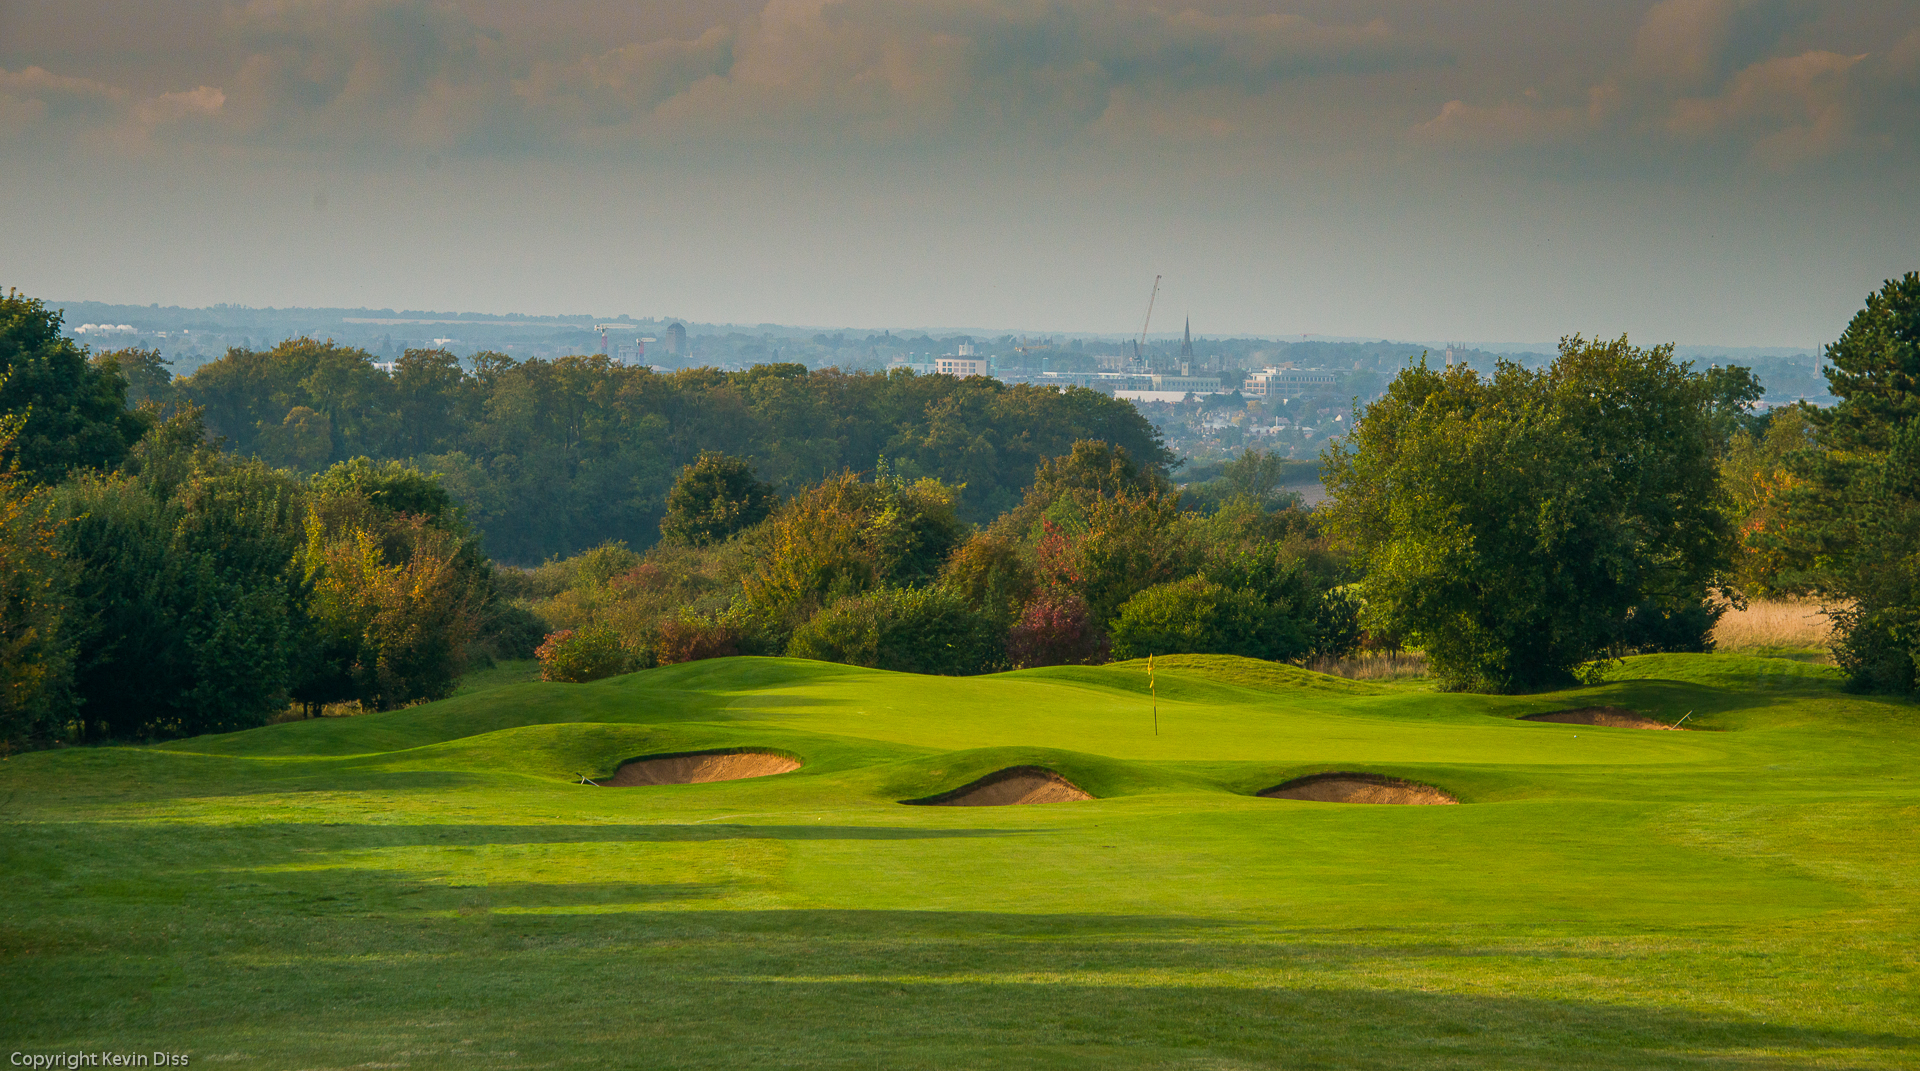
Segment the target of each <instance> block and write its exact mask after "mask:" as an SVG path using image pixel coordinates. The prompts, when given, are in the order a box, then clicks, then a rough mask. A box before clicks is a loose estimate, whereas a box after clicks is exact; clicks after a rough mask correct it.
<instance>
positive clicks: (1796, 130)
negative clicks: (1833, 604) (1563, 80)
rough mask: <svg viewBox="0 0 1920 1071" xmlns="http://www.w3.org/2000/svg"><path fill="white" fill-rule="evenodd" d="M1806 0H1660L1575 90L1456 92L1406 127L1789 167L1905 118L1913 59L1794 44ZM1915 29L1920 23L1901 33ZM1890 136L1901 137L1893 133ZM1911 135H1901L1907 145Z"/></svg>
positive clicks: (1496, 143) (1919, 63)
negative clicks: (1569, 93)
mask: <svg viewBox="0 0 1920 1071" xmlns="http://www.w3.org/2000/svg"><path fill="white" fill-rule="evenodd" d="M1810 10H1811V8H1810V6H1809V5H1807V4H1804V3H1795V2H1770V0H1662V2H1660V3H1656V4H1654V5H1653V6H1652V8H1651V9H1650V10H1649V11H1648V12H1647V14H1646V16H1645V18H1644V19H1643V20H1642V21H1641V23H1640V26H1639V31H1638V33H1637V34H1636V36H1635V41H1634V48H1633V52H1632V54H1631V55H1630V56H1628V57H1625V59H1624V61H1623V62H1620V63H1618V64H1616V66H1615V71H1614V73H1613V74H1611V75H1609V76H1608V77H1607V78H1605V79H1604V80H1603V81H1601V82H1600V83H1598V84H1596V85H1594V86H1592V87H1591V88H1589V89H1588V90H1587V91H1586V93H1585V94H1584V97H1583V98H1581V99H1577V100H1565V99H1562V100H1551V99H1546V98H1543V97H1542V96H1541V95H1540V94H1538V93H1534V92H1529V93H1528V94H1527V95H1524V96H1522V97H1521V98H1520V99H1517V100H1516V99H1511V98H1509V99H1506V100H1496V101H1494V102H1491V103H1485V104H1476V103H1471V102H1467V101H1461V100H1455V101H1450V102H1448V103H1446V104H1445V105H1443V106H1442V107H1441V108H1440V111H1439V114H1438V115H1436V116H1435V117H1434V118H1433V119H1431V120H1428V121H1427V122H1425V123H1423V124H1420V125H1419V126H1417V127H1416V128H1414V130H1413V131H1412V136H1413V137H1414V139H1415V140H1417V141H1423V142H1427V143H1430V144H1435V145H1441V146H1451V147H1460V148H1471V149H1474V150H1486V149H1490V148H1505V149H1514V148H1532V149H1543V148H1551V149H1552V150H1554V151H1555V152H1556V153H1560V152H1566V151H1579V150H1581V149H1584V150H1586V151H1587V152H1588V153H1589V154H1590V155H1591V156H1592V157H1594V158H1595V159H1598V158H1600V157H1604V156H1608V155H1613V154H1619V153H1620V152H1621V151H1622V150H1630V151H1631V153H1632V154H1633V155H1635V156H1644V155H1646V154H1648V153H1651V154H1653V155H1655V156H1659V155H1663V154H1664V155H1674V154H1679V155H1680V156H1684V157H1691V158H1697V157H1698V156H1699V154H1701V153H1709V154H1714V155H1718V156H1719V157H1721V158H1722V159H1724V160H1726V161H1729V162H1748V163H1756V164H1759V165H1762V166H1765V167H1769V168H1774V169H1786V168H1793V167H1796V166H1799V165H1802V164H1806V163H1808V162H1812V161H1818V160H1822V159H1826V158H1831V157H1834V156H1837V155H1839V154H1842V153H1846V152H1849V151H1853V150H1858V149H1860V148H1862V140H1861V139H1862V136H1863V132H1870V131H1874V130H1879V129H1883V128H1886V127H1888V126H1889V125H1890V124H1891V125H1898V123H1899V119H1898V117H1899V116H1901V115H1902V113H1903V112H1905V111H1906V110H1907V109H1905V108H1904V107H1903V104H1902V102H1901V99H1900V97H1901V89H1900V86H1901V85H1902V84H1903V83H1902V82H1901V79H1902V78H1903V77H1904V74H1903V73H1902V72H1904V71H1906V70H1908V69H1909V66H1912V67H1916V68H1920V58H1917V59H1915V60H1913V61H1909V60H1907V59H1904V58H1903V57H1904V56H1905V55H1907V51H1903V50H1908V51H1911V52H1912V53H1914V54H1915V56H1916V57H1920V44H1915V45H1909V44H1906V43H1902V44H1899V45H1896V46H1895V47H1893V48H1892V49H1890V50H1889V51H1887V52H1884V53H1878V54H1875V53H1854V54H1847V53H1842V52H1837V51H1832V50H1827V49H1806V48H1789V47H1786V46H1785V45H1784V44H1783V41H1784V40H1785V38H1786V37H1787V35H1788V32H1789V31H1790V30H1793V29H1795V28H1797V27H1800V26H1802V25H1804V24H1805V23H1806V22H1807V21H1808V13H1809V11H1810ZM1915 40H1920V31H1916V33H1915V35H1914V36H1913V37H1909V38H1908V39H1907V41H1909V42H1912V41H1915ZM1881 140H1883V141H1888V145H1886V146H1885V147H1886V148H1895V146H1893V145H1892V144H1891V141H1890V139H1887V138H1884V137H1883V138H1882V139H1881ZM1911 148H1912V146H1910V145H1909V146H1906V147H1905V150H1906V151H1910V150H1911Z"/></svg>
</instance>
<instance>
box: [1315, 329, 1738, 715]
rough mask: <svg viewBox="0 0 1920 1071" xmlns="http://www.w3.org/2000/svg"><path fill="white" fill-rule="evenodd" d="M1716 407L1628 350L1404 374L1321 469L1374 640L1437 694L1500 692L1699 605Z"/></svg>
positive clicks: (1684, 374)
mask: <svg viewBox="0 0 1920 1071" xmlns="http://www.w3.org/2000/svg"><path fill="white" fill-rule="evenodd" d="M1713 402H1714V398H1713V396H1712V394H1711V392H1710V391H1709V389H1708V383H1707V381H1706V380H1705V379H1704V378H1703V377H1702V376H1700V375H1697V374H1694V373H1692V372H1690V371H1689V370H1688V369H1687V368H1686V367H1685V366H1683V365H1680V364H1677V363H1675V362H1674V360H1673V357H1672V348H1671V347H1670V346H1660V347H1655V348H1654V349H1651V350H1643V349H1640V348H1637V347H1634V346H1631V345H1629V344H1628V342H1627V340H1626V339H1625V337H1622V338H1620V339H1617V340H1613V341H1609V342H1602V341H1592V342H1589V341H1587V340H1585V339H1582V338H1580V337H1579V336H1574V337H1572V338H1568V339H1564V340H1562V342H1561V346H1560V356H1559V358H1558V359H1557V360H1556V361H1555V362H1554V363H1553V365H1552V366H1551V367H1550V368H1548V369H1546V370H1544V371H1539V372H1534V371H1529V370H1527V369H1524V368H1521V367H1519V366H1517V365H1513V364H1505V363H1503V364H1502V365H1501V366H1500V367H1499V370H1498V371H1497V372H1496V373H1495V374H1494V376H1492V377H1491V378H1483V377H1481V376H1479V375H1476V374H1475V373H1473V372H1472V371H1470V370H1468V369H1465V368H1457V369H1452V370H1448V371H1445V372H1442V371H1438V370H1434V369H1430V368H1428V367H1426V365H1425V363H1424V362H1422V363H1421V364H1419V365H1417V366H1414V367H1410V368H1408V369H1407V370H1405V371H1403V372H1402V373H1401V374H1400V375H1399V376H1398V377H1397V378H1395V380H1394V381H1393V383H1392V384H1391V385H1390V386H1389V387H1388V390H1387V393H1386V396H1385V397H1383V398H1382V399H1381V400H1380V401H1378V402H1376V403H1374V404H1373V405H1372V406H1369V407H1368V408H1367V410H1366V412H1365V413H1364V414H1363V415H1361V417H1360V419H1359V421H1358V423H1357V424H1356V426H1355V428H1354V432H1353V435H1352V436H1351V438H1349V439H1348V440H1346V441H1345V442H1344V443H1342V444H1340V445H1338V446H1335V447H1333V448H1331V449H1329V450H1328V451H1327V453H1326V454H1325V455H1323V457H1324V464H1325V472H1326V483H1327V487H1328V489H1329V491H1330V492H1331V493H1332V495H1333V497H1334V504H1333V506H1332V508H1331V510H1330V515H1331V524H1332V526H1333V530H1334V532H1335V533H1336V534H1337V535H1338V536H1339V537H1341V538H1342V539H1343V540H1344V541H1345V542H1346V544H1347V545H1349V546H1350V547H1351V548H1352V549H1353V550H1354V552H1355V556H1356V564H1357V565H1358V566H1359V568H1360V570H1361V571H1362V573H1363V575H1364V580H1362V581H1361V590H1362V591H1363V592H1364V595H1365V600H1366V615H1367V619H1368V620H1369V621H1370V622H1371V623H1372V627H1374V628H1376V629H1380V630H1382V631H1384V632H1387V633H1390V634H1394V635H1398V636H1404V637H1406V638H1407V639H1408V640H1409V641H1410V642H1413V643H1416V644H1418V645H1420V646H1422V647H1424V648H1425V649H1426V652H1427V657H1428V659H1429V661H1430V663H1431V665H1432V666H1433V668H1434V671H1435V673H1436V674H1437V675H1438V676H1440V677H1441V678H1442V680H1443V681H1444V682H1445V683H1446V684H1448V685H1449V686H1450V687H1454V688H1462V689H1474V690H1486V691H1516V690H1522V689H1528V688H1537V687H1545V686H1552V685H1558V684H1563V683H1567V682H1570V681H1572V680H1573V679H1574V675H1575V671H1576V670H1577V669H1578V668H1579V667H1580V666H1581V665H1583V664H1585V663H1588V662H1591V661H1592V660H1594V659H1598V658H1604V657H1607V656H1609V655H1613V654H1617V653H1621V652H1622V651H1623V650H1626V649H1628V648H1627V644H1628V642H1629V640H1630V639H1631V637H1632V636H1633V634H1634V633H1635V632H1636V631H1637V632H1639V633H1641V634H1648V633H1658V632H1659V631H1661V630H1659V629H1654V628H1650V627H1649V626H1650V622H1648V621H1647V620H1644V618H1645V617H1646V616H1647V615H1654V616H1656V617H1658V618H1661V619H1664V618H1666V617H1668V616H1671V615H1674V614H1680V613H1684V612H1688V611H1692V610H1696V609H1697V608H1698V607H1700V606H1701V604H1702V601H1703V599H1704V597H1705V596H1706V594H1707V591H1708V588H1709V587H1710V586H1711V585H1712V584H1713V583H1714V582H1715V581H1716V580H1717V579H1719V578H1720V577H1721V576H1722V575H1723V573H1724V572H1725V570H1726V568H1727V566H1728V565H1729V564H1730V563H1729V559H1728V549H1727V548H1728V543H1729V541H1728V536H1729V529H1730V525H1729V523H1728V520H1727V511H1726V509H1725V506H1724V499H1723V491H1722V489H1721V487H1720V485H1719V482H1718V480H1717V478H1716V472H1715V464H1714V462H1715V452H1716V442H1715V427H1714V424H1713V412H1714V410H1713ZM1636 617H1640V618H1643V620H1641V621H1640V623H1639V625H1638V626H1635V625H1634V619H1635V618H1636ZM1703 624H1704V625H1705V626H1706V627H1710V626H1711V624H1712V620H1711V618H1710V617H1707V618H1705V619H1704V620H1703ZM1702 642H1704V637H1703V636H1701V635H1696V636H1695V637H1694V638H1693V643H1694V644H1695V645H1698V644H1699V643H1702Z"/></svg>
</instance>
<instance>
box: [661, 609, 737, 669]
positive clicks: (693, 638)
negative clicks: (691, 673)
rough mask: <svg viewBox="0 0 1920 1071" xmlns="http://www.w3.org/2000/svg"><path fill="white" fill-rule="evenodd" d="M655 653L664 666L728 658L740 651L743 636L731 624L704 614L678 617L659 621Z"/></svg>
mask: <svg viewBox="0 0 1920 1071" xmlns="http://www.w3.org/2000/svg"><path fill="white" fill-rule="evenodd" d="M653 653H654V656H655V657H656V658H658V659H659V660H660V664H661V665H663V666H670V665H673V664H674V663H676V662H698V661H700V660H701V659H703V658H727V657H729V656H731V655H737V654H739V653H740V636H739V634H738V633H737V632H735V631H734V629H733V628H732V626H729V625H725V624H722V623H720V622H718V621H710V620H708V619H706V618H704V617H676V618H670V619H668V620H666V621H663V622H661V623H660V628H659V631H658V632H657V633H656V634H655V636H654V641H653Z"/></svg>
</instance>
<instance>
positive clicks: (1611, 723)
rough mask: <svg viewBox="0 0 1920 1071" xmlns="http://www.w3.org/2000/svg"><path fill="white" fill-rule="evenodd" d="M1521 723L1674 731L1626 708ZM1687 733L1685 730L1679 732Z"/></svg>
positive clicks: (1534, 716) (1563, 712) (1535, 716)
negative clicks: (1556, 723)
mask: <svg viewBox="0 0 1920 1071" xmlns="http://www.w3.org/2000/svg"><path fill="white" fill-rule="evenodd" d="M1520 720H1521V721H1555V722H1560V723H1561V724H1563V725H1598V726H1601V727H1603V728H1608V729H1672V728H1673V726H1671V725H1668V724H1667V723H1666V722H1664V721H1655V720H1653V719H1652V718H1649V717H1647V716H1646V715H1645V714H1640V713H1637V712H1635V711H1631V710H1628V709H1627V708H1625V707H1581V708H1580V709H1579V710H1556V711H1554V712H1553V713H1551V714H1528V715H1526V716H1525V717H1523V718H1521V719H1520ZM1679 731H1680V732H1686V730H1685V729H1681V730H1679Z"/></svg>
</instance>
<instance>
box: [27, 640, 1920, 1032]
mask: <svg viewBox="0 0 1920 1071" xmlns="http://www.w3.org/2000/svg"><path fill="white" fill-rule="evenodd" d="M505 676H511V674H505ZM1840 679H1841V678H1840V674H1839V673H1838V672H1837V671H1835V670H1833V669H1830V668H1826V667H1821V666H1815V665H1810V664H1806V663H1801V662H1795V661H1789V660H1784V659H1762V658H1747V657H1740V656H1733V655H1656V656H1645V657H1637V658H1632V659H1628V660H1627V661H1626V662H1625V663H1624V664H1622V665H1619V666H1617V667H1615V668H1614V669H1613V670H1612V672H1611V673H1610V674H1609V676H1608V679H1607V683H1604V684H1601V685H1596V686H1592V687H1587V688H1581V689H1577V690H1572V691H1568V692H1563V693H1557V694H1548V695H1527V696H1504V697H1502V696H1481V695H1463V694H1446V693H1440V692H1437V691H1434V690H1433V688H1432V686H1431V685H1430V684H1428V683H1426V682H1419V681H1415V682H1400V683H1390V684H1375V683H1365V682H1356V681H1348V680H1345V679H1341V678H1336V677H1326V676H1321V675H1317V674H1313V673H1309V672H1306V671H1303V670H1298V669H1294V668H1291V667H1287V666H1278V665H1272V664H1267V663H1260V662H1251V661H1246V660H1242V659H1234V658H1225V657H1198V656H1194V657H1178V658H1167V659H1160V660H1157V661H1156V664H1155V676H1154V690H1153V691H1152V692H1150V691H1149V687H1148V679H1147V673H1146V670H1145V667H1144V666H1143V665H1142V664H1140V663H1123V664H1116V665H1110V666H1102V667H1097V668H1089V667H1060V668H1053V669H1040V670H1027V671H1021V672H1015V673H1006V674H1000V675H996V676H990V677H973V678H945V677H916V676H908V675H901V674H891V673H883V672H878V671H871V670H863V669H855V668H850V667H847V666H841V665H833V664H827V663H818V662H806V661H798V660H790V659H762V658H729V659H715V660H711V661H703V662H695V663H690V664H686V665H678V666H670V667H665V668H660V669H654V670H648V671H646V672H642V673H636V674H631V675H628V676H624V677H617V678H612V679H608V680H604V681H599V682H596V683H592V684H545V683H538V682H534V681H521V682H517V683H516V682H507V683H498V684H485V683H481V684H470V685H469V686H468V688H467V689H466V690H464V691H463V692H462V693H461V694H459V695H456V696H455V697H454V698H451V699H448V700H445V701H442V702H438V703H432V704H427V705H424V706H418V707H413V708H410V709H406V710H400V711H394V712H390V713H383V714H368V715H362V716H358V717H352V718H327V719H316V720H311V721H304V722H290V723H287V724H281V725H275V726H269V727H266V728H262V729H256V730H252V731H248V732H243V733H235V734H231V735H226V736H209V737H196V738H191V739H185V740H176V741H171V742H168V743H164V744H158V745H153V746H145V747H98V748H93V747H88V748H70V749H65V750H57V751H46V752H37V753H29V754H22V755H15V756H13V757H12V758H10V759H8V760H7V761H5V762H3V763H0V874H4V879H5V891H4V893H3V894H0V1036H3V1037H0V1040H4V1043H5V1046H6V1048H7V1050H8V1051H9V1052H26V1053H58V1052H72V1051H102V1050H107V1051H119V1052H144V1053H151V1052H154V1051H168V1052H176V1053H185V1054H188V1055H189V1056H190V1059H191V1066H193V1067H236V1068H238V1067H271V1068H348V1067H384V1068H398V1067H411V1068H443V1067H444V1068H456V1067H458V1068H570V1067H598V1066H622V1067H635V1068H682V1067H686V1068H692V1067H700V1068H737V1067H766V1068H789V1067H798V1068H849V1069H852V1068H883V1069H892V1068H976V1067H978V1068H1029V1067H1031V1068H1049V1067H1099V1068H1133V1067H1150V1068H1163V1067H1164V1068H1208V1069H1231V1068H1288V1069H1295V1068H1347V1067H1353V1068H1383V1069H1384V1068H1463V1069H1465V1068H1620V1069H1628V1068H1632V1069H1641V1068H1737V1069H1747V1068H1753V1069H1759V1068H1787V1067H1794V1068H1798V1067H1809V1068H1813V1067H1821V1068H1882V1067H1889V1068H1890V1067H1916V1066H1920V774H1917V771H1920V731H1917V730H1920V707H1916V706H1915V705H1914V704H1912V703H1909V702H1902V701H1896V700H1889V699H1883V698H1874V697H1863V696H1854V695H1849V694H1846V693H1845V692H1843V691H1842V690H1841V688H1840ZM1595 706H1613V707H1620V708H1625V709H1627V710H1631V711H1636V712H1639V713H1641V714H1645V715H1647V716H1649V717H1651V718H1654V719H1655V720H1657V721H1660V722H1663V723H1666V724H1672V723H1674V722H1676V721H1680V720H1681V719H1682V718H1683V717H1684V718H1685V722H1684V724H1683V726H1682V727H1683V729H1685V730H1688V731H1681V732H1652V731H1645V730H1639V729H1625V728H1599V727H1593V726H1588V725H1571V724H1556V723H1548V722H1533V721H1523V720H1521V718H1522V717H1523V716H1524V715H1528V714H1537V713H1543V712H1553V711H1562V710H1567V709H1572V708H1582V707H1595ZM1156 719H1157V734H1156V728H1155V727H1156ZM715 754H718V755H721V756H723V759H716V758H713V757H712V756H713V755H715ZM742 755H745V756H748V757H747V758H740V757H739V756H742ZM658 756H669V757H680V758H677V759H676V762H677V764H678V765H676V764H675V763H665V764H662V765H660V766H659V767H658V768H659V769H679V768H682V767H684V768H686V769H695V768H698V769H700V770H705V771H716V770H718V771H723V772H724V771H725V770H728V769H734V768H736V767H737V768H738V769H740V770H742V771H746V772H753V773H756V774H758V775H756V776H743V777H741V778H740V779H736V780H714V781H708V782H705V783H696V784H651V783H647V784H633V785H631V786H629V787H612V786H601V785H598V784H596V783H594V782H597V781H599V780H603V779H608V778H611V777H613V776H614V775H615V772H616V771H617V770H618V769H619V768H620V767H621V766H622V765H623V764H624V763H627V762H628V761H630V760H634V759H642V758H648V757H658ZM687 756H692V758H686V757H687ZM726 756H732V757H730V758H727V757H726ZM796 761H797V762H798V763H799V764H800V766H799V768H798V769H792V770H789V771H788V772H771V771H778V770H784V769H787V768H788V767H790V766H791V764H792V762H796ZM1015 767H1027V768H1033V769H1035V770H1038V771H1039V773H1038V774H1034V775H1033V776H1034V777H1036V778H1046V777H1050V776H1053V775H1057V777H1058V778H1059V779H1060V780H1061V781H1062V782H1063V783H1069V784H1070V786H1073V787H1077V788H1078V789H1079V790H1081V791H1082V792H1084V793H1085V794H1088V795H1091V796H1092V797H1094V798H1092V799H1084V800H1081V799H1071V798H1066V799H1063V800H1062V801H1061V802H1051V803H1041V804H1035V805H1027V806H957V807H946V806H909V805H906V804H905V803H904V802H903V801H910V800H911V801H922V802H925V801H929V800H936V799H939V798H942V794H943V793H950V792H952V791H953V790H955V789H958V788H961V787H962V786H966V785H968V784H970V783H972V782H975V781H979V780H981V779H982V778H987V777H989V775H993V774H995V773H996V772H997V771H1003V770H1008V769H1011V768H1015ZM1332 772H1346V773H1351V774H1354V775H1357V776H1362V777H1365V778H1375V779H1378V780H1379V781H1380V783H1383V784H1384V783H1392V784H1411V785H1414V786H1431V788H1432V789H1433V790H1435V791H1437V792H1439V793H1444V794H1445V796H1447V797H1450V798H1451V799H1452V800H1457V801H1458V805H1453V806H1390V805H1369V804H1346V803H1323V802H1305V801H1300V800H1292V799H1265V798H1261V797H1260V796H1259V795H1258V793H1260V792H1262V791H1264V790H1269V789H1273V788H1274V787H1276V786H1279V785H1282V784H1284V783H1286V782H1289V781H1291V780H1293V779H1296V778H1303V777H1308V776H1310V775H1315V774H1323V773H1332ZM701 776H719V775H718V774H713V773H711V772H709V773H706V774H702V775H701ZM1035 783H1036V784H1038V783H1039V781H1036V782H1035Z"/></svg>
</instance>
